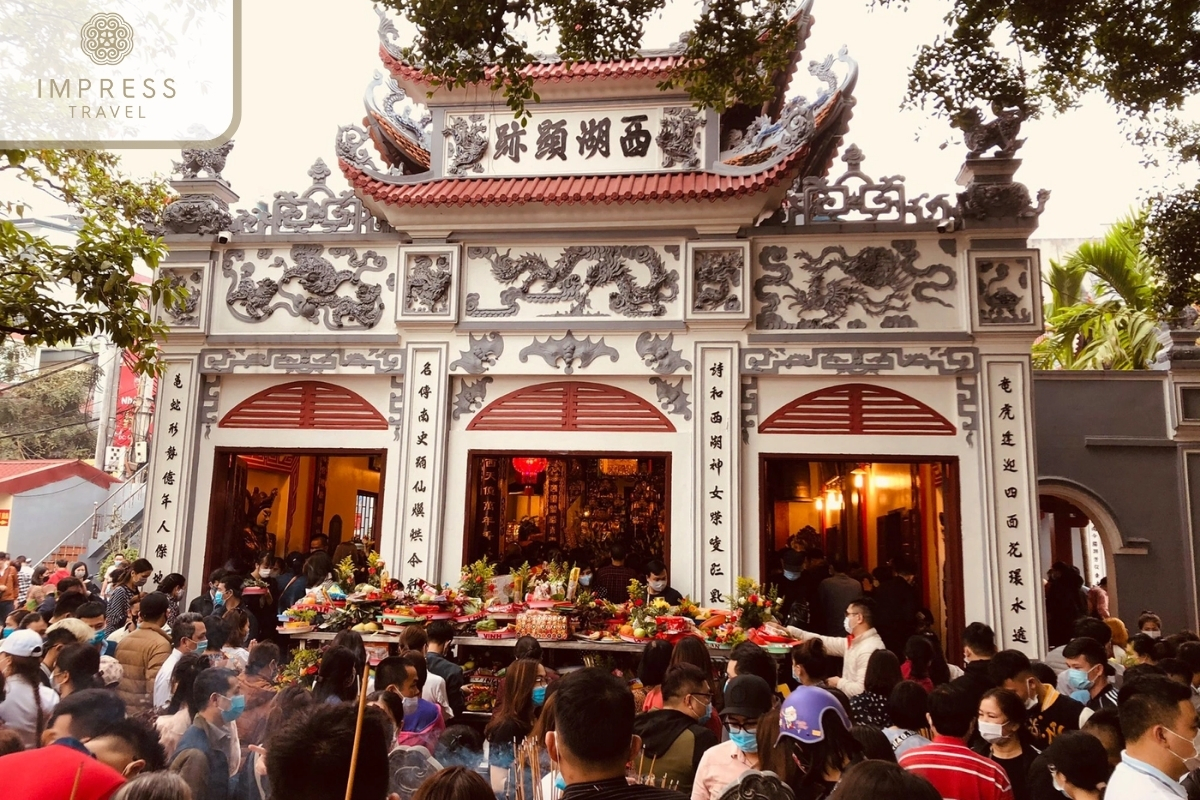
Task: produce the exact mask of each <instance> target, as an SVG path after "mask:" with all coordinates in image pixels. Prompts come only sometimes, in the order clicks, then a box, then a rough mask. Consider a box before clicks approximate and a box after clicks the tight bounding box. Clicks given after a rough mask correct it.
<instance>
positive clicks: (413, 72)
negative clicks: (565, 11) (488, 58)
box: [379, 45, 682, 85]
mask: <svg viewBox="0 0 1200 800" xmlns="http://www.w3.org/2000/svg"><path fill="white" fill-rule="evenodd" d="M379 58H380V60H381V61H383V65H384V66H385V67H387V69H388V71H389V72H390V73H392V76H393V77H394V78H395V79H396V80H398V81H405V82H408V83H419V84H425V85H432V83H433V80H432V79H431V78H430V77H429V76H428V75H426V74H425V73H424V72H422V71H421V69H420V68H419V67H414V66H412V65H411V64H406V63H404V62H403V61H401V60H400V59H398V58H396V57H395V56H393V55H392V54H391V53H389V52H388V51H387V48H385V47H384V46H383V45H380V46H379ZM680 61H682V57H681V56H646V57H643V58H631V59H627V60H625V61H576V62H574V63H571V64H568V63H565V62H561V61H555V62H539V63H536V64H530V65H529V66H527V67H525V68H523V69H522V70H521V72H522V73H523V74H525V75H529V76H531V77H532V78H533V79H534V80H535V81H545V82H549V83H561V82H566V81H594V80H597V79H599V78H663V77H666V75H667V73H669V72H670V71H671V70H673V69H675V67H676V66H678V65H679V63H680ZM494 72H495V68H488V70H487V71H486V76H487V77H486V78H485V80H487V81H490V80H491V79H492V75H493V74H494Z"/></svg>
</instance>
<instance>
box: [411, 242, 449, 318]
mask: <svg viewBox="0 0 1200 800" xmlns="http://www.w3.org/2000/svg"><path fill="white" fill-rule="evenodd" d="M400 263H401V264H402V265H403V276H404V277H403V282H402V290H401V292H402V294H401V297H400V301H399V303H398V304H397V307H398V309H399V312H400V314H399V318H400V319H401V320H404V321H408V322H420V321H422V320H428V321H441V322H445V321H453V319H454V316H455V311H456V308H457V305H458V304H457V302H456V298H457V291H456V290H457V285H456V284H457V282H458V248H457V247H454V246H450V247H444V248H414V247H405V248H401V250H400Z"/></svg>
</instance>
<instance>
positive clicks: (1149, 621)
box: [1137, 611, 1162, 639]
mask: <svg viewBox="0 0 1200 800" xmlns="http://www.w3.org/2000/svg"><path fill="white" fill-rule="evenodd" d="M1137 627H1138V633H1144V634H1146V635H1147V636H1149V637H1150V638H1151V639H1161V638H1162V618H1161V617H1160V616H1158V614H1155V613H1154V612H1153V611H1143V612H1142V615H1141V616H1140V617H1138V621H1137Z"/></svg>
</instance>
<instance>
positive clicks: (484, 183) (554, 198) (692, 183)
mask: <svg viewBox="0 0 1200 800" xmlns="http://www.w3.org/2000/svg"><path fill="white" fill-rule="evenodd" d="M841 99H842V98H841V96H840V94H839V95H837V96H835V97H833V98H831V99H830V101H829V102H827V103H825V105H824V106H823V107H822V108H821V110H820V111H819V112H818V114H817V120H816V124H817V130H818V131H819V133H818V134H817V135H816V136H814V137H813V138H812V139H810V140H809V142H808V143H807V144H804V145H802V146H801V147H799V148H797V149H796V150H795V151H793V152H792V153H790V154H789V155H788V156H787V157H786V158H784V159H783V160H781V161H780V162H778V163H777V164H774V165H773V166H770V167H768V168H766V169H764V170H762V171H760V172H754V173H751V174H749V175H717V174H713V173H710V172H667V173H655V174H634V175H599V176H596V175H571V176H548V177H524V178H435V179H432V180H428V181H424V182H421V183H387V182H384V181H381V180H378V179H376V178H372V177H371V176H369V175H367V174H366V173H364V172H363V171H362V170H360V169H359V168H357V167H355V166H353V165H352V164H349V163H347V162H346V161H345V160H344V159H340V158H339V159H338V164H339V166H340V167H341V169H342V173H343V174H344V175H345V176H346V180H347V181H349V182H350V185H351V186H352V187H354V188H355V189H357V190H361V191H362V192H364V193H365V194H367V195H369V196H371V197H373V198H375V199H376V200H378V201H380V202H382V203H387V204H390V205H394V206H460V207H462V206H489V205H510V206H511V205H523V204H526V203H539V204H546V203H554V204H556V205H563V204H575V203H606V204H608V203H626V202H628V203H638V202H660V203H661V202H669V201H681V200H682V201H687V200H719V199H722V198H730V197H742V196H745V195H749V194H754V193H756V192H761V191H765V190H767V189H769V188H771V187H773V186H775V185H777V184H778V183H779V182H780V181H781V180H784V179H789V180H790V179H791V178H792V177H794V175H795V174H796V173H797V172H798V171H800V170H803V169H806V168H808V167H809V166H810V165H809V163H808V162H809V161H810V160H811V156H812V154H813V152H814V150H813V147H814V144H815V143H817V142H819V141H821V140H822V135H821V133H820V132H822V131H823V129H824V128H825V127H826V122H828V121H830V120H829V116H830V114H831V113H833V112H834V111H835V110H838V109H841V108H843V104H842V103H841Z"/></svg>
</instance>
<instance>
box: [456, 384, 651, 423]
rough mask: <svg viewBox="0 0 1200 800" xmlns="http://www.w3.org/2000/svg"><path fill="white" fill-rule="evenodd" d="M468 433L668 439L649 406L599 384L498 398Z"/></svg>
mask: <svg viewBox="0 0 1200 800" xmlns="http://www.w3.org/2000/svg"><path fill="white" fill-rule="evenodd" d="M467 430H470V431H661V432H663V433H674V432H675V426H674V425H672V424H671V422H670V420H668V419H667V418H666V417H665V416H663V415H662V413H661V412H660V411H659V410H658V409H657V408H655V407H654V406H652V405H650V403H647V402H646V401H645V400H643V399H642V398H640V397H638V396H637V395H633V394H630V393H629V392H627V391H625V390H623V389H618V388H617V387H615V386H606V385H604V384H602V383H583V382H580V381H559V382H556V383H542V384H538V385H537V386H530V387H528V388H525V389H518V390H517V391H515V392H510V393H509V394H506V395H504V396H503V397H501V398H499V399H498V400H496V401H495V402H493V403H491V404H489V405H488V406H487V407H486V408H484V409H483V410H482V411H480V412H479V414H477V415H476V417H475V419H473V420H471V424H470V425H468V426H467Z"/></svg>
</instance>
